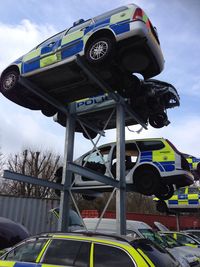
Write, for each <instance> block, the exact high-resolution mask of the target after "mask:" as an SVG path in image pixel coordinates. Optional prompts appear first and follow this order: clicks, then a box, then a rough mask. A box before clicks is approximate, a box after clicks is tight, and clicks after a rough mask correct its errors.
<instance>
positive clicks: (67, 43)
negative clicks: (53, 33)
mask: <svg viewBox="0 0 200 267" xmlns="http://www.w3.org/2000/svg"><path fill="white" fill-rule="evenodd" d="M77 24H78V25H77ZM77 24H76V23H75V25H74V26H73V27H71V28H70V29H69V30H67V31H66V32H65V33H64V35H63V38H62V41H61V58H62V60H65V59H67V58H69V57H71V56H74V55H76V54H78V53H80V52H81V51H83V50H84V36H85V35H86V34H87V33H88V32H89V31H91V30H92V28H93V27H94V25H93V22H92V20H87V21H85V22H80V23H77Z"/></svg>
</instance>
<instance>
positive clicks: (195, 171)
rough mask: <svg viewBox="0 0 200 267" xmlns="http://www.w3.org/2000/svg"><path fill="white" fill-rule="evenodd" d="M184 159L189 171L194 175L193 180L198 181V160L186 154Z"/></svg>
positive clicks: (199, 163)
mask: <svg viewBox="0 0 200 267" xmlns="http://www.w3.org/2000/svg"><path fill="white" fill-rule="evenodd" d="M185 158H186V159H187V161H188V163H189V164H190V169H191V171H192V173H193V175H194V178H195V180H199V179H200V158H196V157H194V156H192V155H188V154H185Z"/></svg>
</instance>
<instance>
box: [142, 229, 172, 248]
mask: <svg viewBox="0 0 200 267" xmlns="http://www.w3.org/2000/svg"><path fill="white" fill-rule="evenodd" d="M139 232H140V233H141V234H142V235H143V236H144V237H145V238H147V239H149V240H151V241H153V242H155V243H156V244H158V245H159V246H162V247H163V248H168V247H169V245H168V243H167V242H166V240H165V239H163V238H162V236H160V235H159V234H158V233H157V232H155V231H153V230H151V229H139Z"/></svg>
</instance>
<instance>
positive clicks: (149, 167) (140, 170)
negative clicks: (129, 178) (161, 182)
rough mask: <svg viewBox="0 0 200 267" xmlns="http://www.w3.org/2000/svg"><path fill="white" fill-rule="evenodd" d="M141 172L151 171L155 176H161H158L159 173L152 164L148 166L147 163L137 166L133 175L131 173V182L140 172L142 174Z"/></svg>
mask: <svg viewBox="0 0 200 267" xmlns="http://www.w3.org/2000/svg"><path fill="white" fill-rule="evenodd" d="M143 170H151V171H153V172H154V173H155V174H157V175H159V176H161V175H160V171H159V169H158V168H157V167H156V166H155V165H153V164H148V163H144V164H141V165H139V166H138V167H137V168H136V169H135V171H134V173H133V180H134V178H135V177H136V176H137V174H138V173H140V172H142V171H143Z"/></svg>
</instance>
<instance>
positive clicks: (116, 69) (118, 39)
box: [1, 4, 164, 113]
mask: <svg viewBox="0 0 200 267" xmlns="http://www.w3.org/2000/svg"><path fill="white" fill-rule="evenodd" d="M77 55H80V56H83V58H84V60H86V62H87V63H89V64H92V65H93V66H95V68H96V67H97V66H99V69H98V73H99V75H100V76H101V78H102V79H104V80H106V81H107V82H109V84H110V85H111V86H112V88H114V90H119V91H120V90H122V89H123V90H124V89H126V88H128V87H129V85H128V84H127V77H129V78H128V79H129V80H131V77H132V73H140V74H141V75H143V77H144V78H145V79H146V78H150V77H153V76H155V75H157V74H159V73H160V72H161V71H162V69H163V66H164V59H163V55H162V51H161V48H160V42H159V39H158V34H157V31H156V29H155V27H153V25H152V23H151V21H150V20H149V18H148V17H147V15H146V14H145V12H144V11H143V10H142V9H141V8H139V7H137V6H136V5H134V4H131V5H127V6H122V7H120V8H117V9H114V10H111V11H109V12H106V13H104V14H101V15H99V16H96V17H94V18H92V19H89V20H86V21H85V20H83V19H81V20H79V21H77V22H75V23H74V24H73V26H72V27H70V28H68V29H66V30H64V31H62V32H60V33H58V34H55V35H54V36H52V37H50V38H49V39H47V40H45V41H44V42H42V43H41V44H39V45H37V46H36V47H35V48H34V49H32V50H31V51H30V52H28V53H27V54H25V55H23V56H22V57H20V58H19V59H18V60H16V61H15V62H13V63H12V64H10V65H9V66H8V67H7V68H6V69H5V70H4V71H3V72H2V75H1V92H2V93H3V94H4V95H5V96H6V97H7V98H9V99H10V100H12V101H14V102H15V103H17V104H19V105H21V106H24V107H27V108H30V109H36V110H37V109H42V110H43V111H44V112H46V113H53V111H52V110H51V109H50V107H49V105H48V104H47V103H46V102H45V101H43V100H41V99H39V98H38V97H36V96H35V95H34V94H33V93H31V92H28V90H27V89H26V88H25V87H23V86H22V85H21V84H19V82H18V79H19V76H23V77H27V78H28V79H29V80H30V81H32V82H34V83H35V84H36V85H39V86H40V87H41V88H42V89H43V90H44V91H46V92H48V93H49V94H50V95H51V96H52V97H54V98H56V99H57V100H59V101H61V102H62V103H64V104H66V103H69V102H72V101H76V100H80V99H83V98H85V97H91V96H94V95H98V94H99V93H100V92H101V91H100V89H99V88H98V87H97V85H95V84H94V83H92V82H91V81H90V80H89V79H88V78H87V77H86V75H84V74H83V71H82V70H81V69H80V67H79V66H78V65H77V64H76V63H75V60H76V56H77ZM108 59H109V60H108ZM102 63H105V64H102ZM129 83H130V82H129ZM131 88H132V87H131ZM129 89H130V88H129ZM133 89H134V88H132V90H133ZM50 111H51V112H50Z"/></svg>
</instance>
